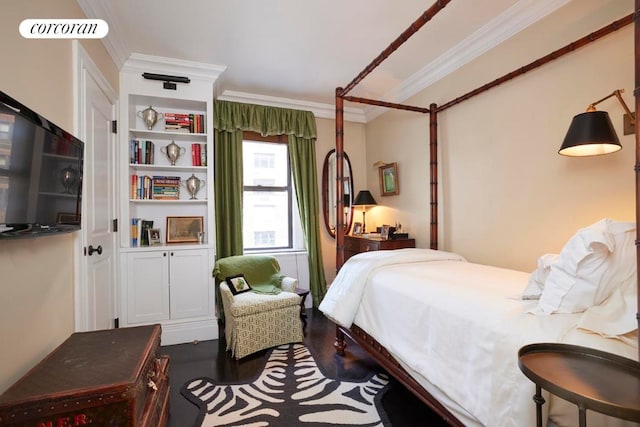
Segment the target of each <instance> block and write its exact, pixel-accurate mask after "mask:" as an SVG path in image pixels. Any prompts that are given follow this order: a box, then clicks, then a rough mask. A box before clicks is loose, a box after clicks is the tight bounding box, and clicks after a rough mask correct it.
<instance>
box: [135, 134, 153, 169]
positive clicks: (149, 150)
mask: <svg viewBox="0 0 640 427" xmlns="http://www.w3.org/2000/svg"><path fill="white" fill-rule="evenodd" d="M154 151H155V144H154V143H153V142H152V141H139V140H137V139H132V140H131V141H129V163H131V164H132V165H152V164H153V163H154V155H153V153H154Z"/></svg>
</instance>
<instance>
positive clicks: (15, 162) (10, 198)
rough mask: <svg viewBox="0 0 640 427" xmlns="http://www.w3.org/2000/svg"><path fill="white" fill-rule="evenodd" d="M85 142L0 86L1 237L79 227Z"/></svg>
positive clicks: (55, 231)
mask: <svg viewBox="0 0 640 427" xmlns="http://www.w3.org/2000/svg"><path fill="white" fill-rule="evenodd" d="M83 156H84V143H83V142H82V141H80V140H79V139H78V138H76V137H75V136H73V135H72V134H70V133H69V132H66V131H65V130H63V129H62V128H60V127H58V126H56V125H55V124H53V123H52V122H50V121H49V120H47V119H46V118H44V117H42V116H41V115H40V114H38V113H36V112H35V111H33V110H31V109H30V108H28V107H26V106H24V105H22V104H21V103H20V102H18V101H16V100H15V99H13V98H11V97H10V96H9V95H7V94H6V93H4V92H2V91H0V240H1V239H4V238H19V237H38V236H42V235H48V234H53V233H64V232H71V231H74V230H78V229H80V213H81V210H82V209H81V206H82V203H81V202H82V198H81V195H82V168H83Z"/></svg>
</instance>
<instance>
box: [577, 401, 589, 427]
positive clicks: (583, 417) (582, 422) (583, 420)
mask: <svg viewBox="0 0 640 427" xmlns="http://www.w3.org/2000/svg"><path fill="white" fill-rule="evenodd" d="M578 426H579V427H587V410H586V409H585V408H584V406H582V405H578Z"/></svg>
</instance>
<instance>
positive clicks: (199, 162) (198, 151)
mask: <svg viewBox="0 0 640 427" xmlns="http://www.w3.org/2000/svg"><path fill="white" fill-rule="evenodd" d="M191 163H192V165H193V166H207V144H198V143H193V144H191Z"/></svg>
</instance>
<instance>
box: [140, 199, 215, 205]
mask: <svg viewBox="0 0 640 427" xmlns="http://www.w3.org/2000/svg"><path fill="white" fill-rule="evenodd" d="M129 202H130V203H136V204H143V205H154V204H165V203H169V204H196V205H197V204H207V203H209V200H207V199H197V200H191V199H178V200H162V199H129Z"/></svg>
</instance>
